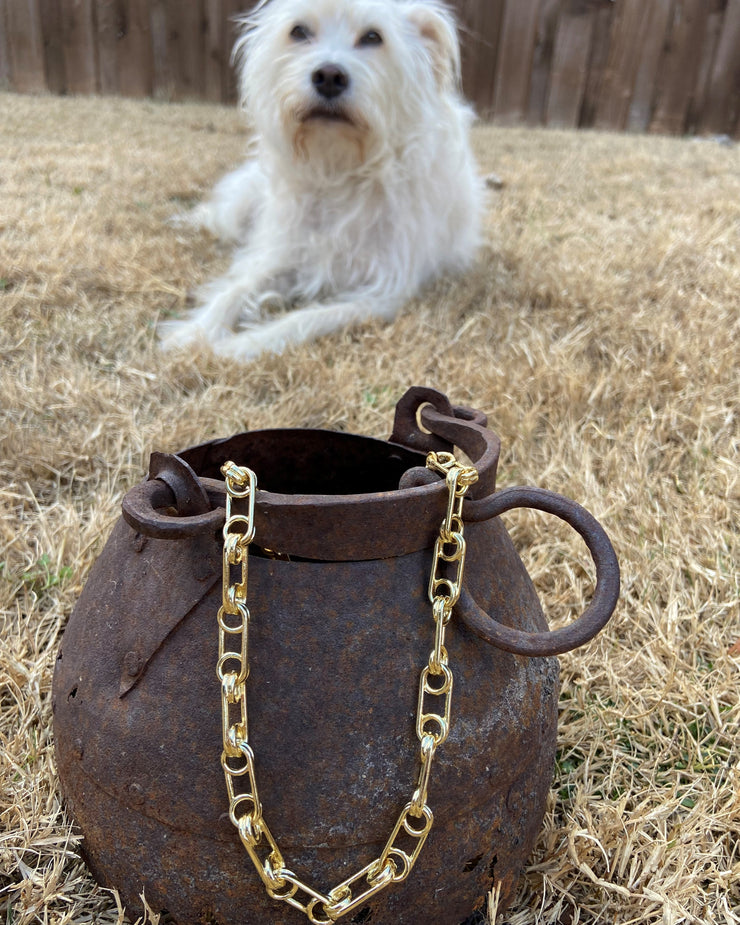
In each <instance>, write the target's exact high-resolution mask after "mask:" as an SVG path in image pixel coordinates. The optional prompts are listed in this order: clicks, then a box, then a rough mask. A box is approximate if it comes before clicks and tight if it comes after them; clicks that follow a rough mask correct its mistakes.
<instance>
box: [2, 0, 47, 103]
mask: <svg viewBox="0 0 740 925" xmlns="http://www.w3.org/2000/svg"><path fill="white" fill-rule="evenodd" d="M5 21H6V24H7V27H8V36H9V41H8V63H9V70H10V73H11V75H12V80H13V86H14V88H15V89H16V90H20V91H21V93H40V92H42V91H43V90H45V89H46V73H45V69H44V40H43V35H42V33H41V17H40V16H39V5H38V0H11V2H10V3H8V5H7V6H6V9H5Z"/></svg>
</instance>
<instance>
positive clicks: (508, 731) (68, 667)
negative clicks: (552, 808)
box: [53, 388, 619, 925]
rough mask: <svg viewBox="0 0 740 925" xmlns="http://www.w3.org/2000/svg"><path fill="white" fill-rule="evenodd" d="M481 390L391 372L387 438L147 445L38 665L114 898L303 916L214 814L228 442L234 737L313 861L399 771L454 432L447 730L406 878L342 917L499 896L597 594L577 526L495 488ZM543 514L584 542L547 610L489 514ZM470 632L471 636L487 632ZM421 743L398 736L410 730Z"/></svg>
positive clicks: (506, 886)
mask: <svg viewBox="0 0 740 925" xmlns="http://www.w3.org/2000/svg"><path fill="white" fill-rule="evenodd" d="M485 425H486V420H485V417H484V416H483V415H481V414H480V413H479V412H476V411H472V410H470V409H465V408H453V407H452V406H451V405H450V403H449V401H448V400H447V399H446V398H445V396H443V395H441V394H440V393H438V392H435V391H433V390H430V389H420V388H414V389H410V390H409V392H407V393H406V395H405V396H404V397H403V398H402V399H401V401H400V402H399V404H398V406H397V409H396V419H395V424H394V429H393V434H392V435H391V438H390V440H389V441H388V442H385V441H381V440H374V439H370V438H366V437H361V436H356V435H352V434H343V433H333V432H326V431H314V430H266V431H254V432H248V433H244V434H240V435H237V436H234V437H231V438H228V439H226V440H220V441H212V442H210V443H206V444H203V445H201V446H197V447H194V448H191V449H188V450H184V451H182V452H180V453H178V454H177V456H165V455H161V454H154V455H153V456H152V460H151V468H150V477H149V479H148V480H147V481H145V482H142V483H141V484H140V485H137V486H136V487H135V488H133V489H132V490H131V491H129V492H128V494H127V495H126V497H125V499H124V502H123V517H122V519H121V520H119V522H118V523H117V525H116V526H115V528H114V530H113V533H112V535H111V536H110V538H109V540H108V542H107V544H106V546H105V548H104V549H103V551H102V553H101V555H100V557H99V558H98V560H97V562H96V563H95V565H94V567H93V569H92V572H91V574H90V577H89V580H88V582H87V585H86V587H85V589H84V591H83V593H82V595H81V597H80V600H79V603H78V605H77V607H76V608H75V611H74V613H73V614H72V617H71V619H70V621H69V625H68V626H67V629H66V631H65V633H64V637H63V640H62V644H61V648H60V650H59V654H58V658H57V664H56V670H55V674H54V687H53V703H54V731H55V739H56V750H57V762H58V769H59V776H60V779H61V784H62V789H63V792H64V795H65V798H66V801H67V804H68V807H69V809H70V810H71V813H72V815H73V817H74V818H75V819H76V821H77V823H78V824H79V826H80V828H81V830H82V833H83V835H84V840H83V842H82V850H83V852H84V856H85V858H86V860H87V862H88V864H89V866H90V868H91V870H92V872H93V874H94V875H95V876H96V877H97V879H98V880H99V881H100V882H101V883H103V884H104V885H107V886H110V887H116V888H117V889H118V890H119V891H120V893H121V896H122V898H123V900H124V902H125V904H126V906H127V908H128V909H129V912H130V913H131V914H139V912H140V910H141V901H140V896H141V894H142V893H143V894H144V895H145V897H146V901H147V902H148V904H149V905H150V907H151V908H152V909H154V910H155V911H167V912H168V913H169V914H170V917H171V918H170V919H169V920H171V921H176V922H178V923H180V925H202V923H210V925H241V923H253V922H254V923H275V925H278V923H285V925H290V923H294V925H298V923H300V922H301V921H304V922H305V921H306V919H305V917H303V916H302V915H301V913H300V912H298V911H296V910H294V909H291V908H290V907H288V906H286V905H285V904H282V903H276V902H275V901H274V900H272V899H270V898H268V896H267V895H266V893H265V890H264V888H263V884H262V883H261V882H260V879H259V877H258V876H257V875H256V873H255V870H254V868H253V867H252V865H251V864H250V862H249V859H248V857H247V855H246V853H245V851H244V848H243V847H242V845H241V844H240V841H239V838H238V836H237V833H236V832H235V830H234V827H233V826H232V824H231V822H230V821H229V819H228V815H227V812H226V810H227V807H228V801H227V797H226V793H225V788H224V778H223V774H222V770H221V766H220V760H219V759H220V754H221V736H222V730H221V704H220V689H219V684H218V682H217V680H216V676H215V664H216V661H217V657H218V654H217V652H218V644H217V632H216V613H217V610H218V607H219V603H220V596H221V592H222V583H221V579H222V575H221V568H222V565H221V563H222V542H223V541H222V535H221V528H222V526H223V523H224V482H223V481H222V479H221V476H220V472H219V470H220V466H221V465H222V464H223V463H224V462H225V461H226V459H227V458H228V459H234V460H235V461H236V462H237V463H240V464H246V465H249V466H250V467H251V468H252V469H254V471H255V472H256V473H257V475H258V478H259V485H260V491H259V492H258V494H257V505H256V514H255V518H256V538H255V542H254V543H253V546H252V551H251V553H250V560H249V561H250V565H249V569H250V572H249V577H250V581H249V598H250V610H251V615H252V616H251V622H250V630H249V633H250V636H249V645H250V651H249V664H250V675H249V682H248V684H249V692H250V693H249V698H250V707H249V709H250V713H249V730H250V732H249V736H250V743H253V745H254V751H255V753H256V755H257V759H256V760H257V761H258V763H259V774H260V781H261V789H260V795H261V798H262V802H263V804H264V806H265V813H266V814H267V813H268V811H269V819H270V827H271V829H272V831H273V832H274V833H275V835H276V837H277V838H278V840H279V842H280V845H281V848H283V850H284V851H285V853H286V854H289V855H290V862H291V867H292V869H293V870H294V871H296V872H297V874H299V875H301V876H305V877H308V878H309V879H310V880H311V881H313V882H315V883H324V884H329V883H334V882H336V881H337V880H339V879H341V878H343V877H345V876H347V875H348V874H349V873H351V872H352V871H353V870H357V869H358V868H361V867H362V866H363V865H365V864H367V863H368V861H369V860H370V859H371V858H373V857H376V856H377V852H378V849H379V847H380V846H382V844H383V843H384V842H385V839H386V838H387V835H388V832H389V830H390V829H391V828H392V827H393V824H394V822H395V820H396V817H397V815H398V810H399V807H400V806H402V805H403V803H404V802H405V801H406V799H407V796H408V787H409V782H410V781H413V780H415V778H416V776H417V775H418V763H417V762H418V758H417V754H418V752H417V750H416V749H415V747H414V742H415V726H414V713H415V706H416V696H417V687H418V670H419V667H420V665H422V664H423V663H424V662H425V660H426V658H427V655H428V652H429V647H430V635H429V634H430V629H429V627H430V624H431V619H430V610H429V602H428V600H427V597H426V589H427V583H428V579H429V570H430V563H431V559H430V556H431V550H432V547H433V546H434V541H435V537H436V533H437V530H438V527H439V523H440V520H441V518H442V516H443V514H444V510H445V504H446V496H445V483H444V481H443V480H441V479H439V478H437V477H435V476H433V475H431V474H430V473H429V472H428V471H427V470H426V469H424V468H423V467H424V462H425V456H426V453H427V452H428V451H430V450H446V451H449V450H451V449H452V448H453V447H458V448H460V449H461V450H463V451H464V453H465V454H467V456H468V457H469V458H470V459H471V460H472V461H473V463H474V464H475V465H476V467H477V468H478V471H479V476H480V478H479V481H478V483H477V484H476V485H475V486H474V487H473V489H472V490H471V493H470V494H471V497H470V499H469V500H465V503H464V508H463V517H464V522H465V529H466V539H467V542H468V553H467V562H466V570H465V586H464V592H463V594H462V596H461V598H460V601H459V603H458V605H457V606H456V608H455V614H454V619H453V620H452V621H451V623H450V626H449V629H448V635H447V648H448V649H449V651H450V653H451V658H452V659H453V660H454V661H453V668H454V685H455V688H454V700H453V711H452V729H451V732H450V735H449V738H448V739H447V741H446V742H445V744H444V746H443V748H441V749H440V750H439V754H438V756H437V761H436V765H435V773H434V779H433V782H432V784H431V786H430V796H429V799H430V802H431V803H432V804H433V806H434V817H435V821H434V826H433V828H432V830H431V834H430V835H429V838H428V840H427V842H426V844H425V846H424V850H423V852H421V854H420V856H419V858H418V861H417V863H416V866H415V867H414V869H413V871H412V873H411V875H410V876H409V877H408V879H407V880H406V881H405V882H403V883H400V884H397V885H396V884H394V885H392V886H391V887H390V888H389V889H386V890H384V891H383V892H382V893H379V894H378V895H377V897H374V898H373V900H372V902H369V903H368V905H367V906H364V907H362V908H360V909H357V910H356V911H355V912H353V913H352V914H350V915H348V917H347V919H344V920H343V921H351V922H369V923H371V925H419V923H422V922H423V923H425V925H434V923H438V925H457V923H460V922H461V921H462V920H463V919H465V918H466V917H467V916H469V915H470V914H471V913H472V912H473V911H474V910H475V909H476V908H478V907H479V906H480V904H481V903H483V902H484V900H485V896H486V893H487V891H489V890H490V889H491V887H492V886H494V885H498V886H499V888H500V891H501V892H500V906H499V908H503V907H505V906H506V904H507V903H508V902H510V900H511V898H512V896H513V893H514V890H515V887H516V882H517V878H518V877H519V874H520V872H521V870H522V867H523V865H524V863H525V861H526V859H527V856H528V855H529V853H530V851H531V850H532V847H533V845H534V842H535V839H536V837H537V834H538V831H539V829H540V827H541V824H542V819H543V815H544V809H545V800H546V795H547V792H548V789H549V786H550V782H551V778H552V769H553V761H554V754H555V740H556V723H557V700H558V661H557V659H556V658H555V657H554V656H555V655H556V654H557V653H559V652H563V651H565V650H567V649H570V648H573V647H574V646H576V645H580V644H582V643H583V642H585V641H586V640H588V639H590V638H591V637H592V636H593V635H594V634H595V633H596V632H598V630H599V629H600V628H601V627H602V626H603V625H604V623H605V622H606V620H607V619H608V618H609V616H610V615H611V613H612V610H613V608H614V606H615V604H616V600H617V596H618V589H619V570H618V565H617V562H616V558H615V556H614V552H613V550H612V547H611V545H610V543H609V540H608V539H607V537H606V535H605V534H604V532H603V530H602V529H601V527H600V526H599V525H598V523H597V522H596V521H595V520H594V519H593V517H591V515H589V514H588V513H587V512H586V511H584V510H583V509H582V508H581V507H579V506H578V505H577V504H575V503H574V502H572V501H568V500H567V499H564V498H561V497H560V496H558V495H553V494H552V493H550V492H546V491H542V490H539V489H528V488H511V489H504V490H503V491H498V492H497V491H496V490H495V479H496V466H497V461H498V453H499V441H498V438H497V437H496V436H495V435H494V434H493V433H492V432H491V431H490V430H488V429H487V428H486V426H485ZM517 506H524V507H534V508H539V509H541V510H545V511H549V512H551V513H554V514H556V515H557V516H559V517H561V518H563V519H565V520H566V521H567V522H568V523H570V524H571V525H572V526H573V527H574V528H575V529H576V530H577V531H579V533H580V534H581V535H582V537H583V538H584V540H585V541H586V543H587V545H588V547H589V550H590V551H591V554H592V556H593V558H594V561H595V564H596V571H597V582H596V589H595V592H594V597H593V600H592V602H591V604H590V605H589V607H588V609H587V611H586V612H585V613H584V614H583V615H582V616H581V617H580V618H579V619H578V620H576V621H575V622H573V623H572V624H570V625H569V626H567V627H566V628H564V629H560V630H557V631H554V632H548V630H547V624H546V621H545V618H544V616H543V613H542V610H541V607H540V604H539V601H538V598H537V595H536V594H535V591H534V589H533V586H532V583H531V581H530V579H529V576H528V575H527V573H526V570H525V568H524V566H523V564H522V562H521V560H520V558H519V556H518V555H517V553H516V551H515V549H514V546H513V544H512V542H511V540H510V538H509V535H508V534H507V532H506V530H505V528H504V526H503V525H502V523H501V520H500V518H499V517H498V515H499V514H501V513H502V512H504V511H506V510H509V509H511V508H512V507H517ZM484 640H485V641H484ZM417 745H418V743H417Z"/></svg>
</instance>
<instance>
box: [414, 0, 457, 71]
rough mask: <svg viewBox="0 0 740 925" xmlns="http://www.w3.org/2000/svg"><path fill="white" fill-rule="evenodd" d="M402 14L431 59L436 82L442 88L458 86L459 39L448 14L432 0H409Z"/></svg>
mask: <svg viewBox="0 0 740 925" xmlns="http://www.w3.org/2000/svg"><path fill="white" fill-rule="evenodd" d="M406 16H407V19H408V21H409V22H410V23H411V24H412V26H414V28H416V29H417V30H418V32H419V35H420V36H421V38H422V41H423V42H424V44H425V45H426V47H427V49H428V51H429V54H430V55H431V58H432V63H433V65H434V71H435V74H436V75H437V82H438V83H439V85H440V87H441V88H443V89H453V88H455V87H459V85H460V79H461V77H460V42H459V39H458V36H457V27H456V25H455V19H454V17H453V15H452V13H451V12H450V11H449V10H448V9H447V7H446V6H444V5H443V4H442V3H437V2H435V0H427V2H424V0H421V2H412V3H409V5H408V7H407V10H406Z"/></svg>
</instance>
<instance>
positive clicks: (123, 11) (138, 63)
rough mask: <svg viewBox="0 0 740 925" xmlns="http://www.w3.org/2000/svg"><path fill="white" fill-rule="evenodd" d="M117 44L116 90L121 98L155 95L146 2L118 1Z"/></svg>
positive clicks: (136, 0)
mask: <svg viewBox="0 0 740 925" xmlns="http://www.w3.org/2000/svg"><path fill="white" fill-rule="evenodd" d="M119 17H120V18H119V26H118V35H117V43H116V46H117V47H116V65H117V69H118V90H119V92H120V93H121V94H123V96H133V97H144V96H150V95H151V94H152V93H153V92H154V76H153V70H154V65H153V60H152V27H151V19H150V3H149V0H120V5H119Z"/></svg>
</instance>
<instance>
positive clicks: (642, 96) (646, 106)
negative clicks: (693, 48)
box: [626, 0, 674, 132]
mask: <svg viewBox="0 0 740 925" xmlns="http://www.w3.org/2000/svg"><path fill="white" fill-rule="evenodd" d="M673 2H674V0H652V3H651V4H650V10H649V19H648V23H647V26H646V29H645V41H644V43H643V47H642V57H641V59H640V65H639V67H638V69H637V76H636V77H635V85H634V89H633V91H632V99H631V101H630V107H629V112H628V114H627V125H626V128H627V129H628V130H629V131H632V132H644V131H646V130H647V127H648V126H649V125H650V121H651V119H652V116H653V105H654V102H655V84H656V81H657V79H658V72H659V70H658V69H659V66H660V63H661V60H662V57H663V51H664V46H665V42H666V35H667V33H668V27H669V22H670V17H671V13H672V11H673Z"/></svg>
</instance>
